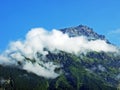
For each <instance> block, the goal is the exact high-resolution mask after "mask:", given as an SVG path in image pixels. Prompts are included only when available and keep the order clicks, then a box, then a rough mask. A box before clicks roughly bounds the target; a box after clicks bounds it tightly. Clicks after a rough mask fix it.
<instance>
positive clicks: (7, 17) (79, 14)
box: [0, 0, 120, 50]
mask: <svg viewBox="0 0 120 90" xmlns="http://www.w3.org/2000/svg"><path fill="white" fill-rule="evenodd" d="M79 24H83V25H87V26H89V27H92V28H93V29H94V31H95V32H97V33H99V34H103V35H106V36H107V38H108V39H109V40H110V41H111V42H113V43H114V44H116V45H118V46H120V41H119V40H120V38H119V35H120V30H119V29H120V0H0V50H3V49H5V48H6V47H7V45H8V43H9V42H10V41H14V40H17V39H19V38H24V36H25V34H26V33H27V32H28V31H29V30H30V29H31V28H36V27H43V28H45V29H48V30H51V29H53V28H56V29H59V28H64V27H69V26H77V25H79ZM116 32H117V33H116Z"/></svg>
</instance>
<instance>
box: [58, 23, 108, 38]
mask: <svg viewBox="0 0 120 90" xmlns="http://www.w3.org/2000/svg"><path fill="white" fill-rule="evenodd" d="M60 31H62V32H63V33H67V34H68V35H69V36H70V37H76V36H86V37H88V38H89V39H101V40H106V39H105V36H104V35H99V34H97V33H96V32H94V31H93V29H92V28H90V27H88V26H85V25H78V26H76V27H68V28H64V29H60Z"/></svg>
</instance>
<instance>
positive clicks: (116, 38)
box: [107, 29, 120, 46]
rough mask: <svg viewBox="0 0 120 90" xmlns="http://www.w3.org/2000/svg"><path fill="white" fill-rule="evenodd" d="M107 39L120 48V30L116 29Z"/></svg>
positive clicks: (108, 34)
mask: <svg viewBox="0 0 120 90" xmlns="http://www.w3.org/2000/svg"><path fill="white" fill-rule="evenodd" d="M107 38H108V39H109V40H111V42H112V43H114V44H116V45H118V46H120V29H116V30H112V31H110V32H108V33H107Z"/></svg>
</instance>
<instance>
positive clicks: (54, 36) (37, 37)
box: [0, 28, 117, 78]
mask: <svg viewBox="0 0 120 90" xmlns="http://www.w3.org/2000/svg"><path fill="white" fill-rule="evenodd" d="M44 48H47V49H48V50H49V51H51V52H54V51H55V50H56V49H57V50H62V51H65V52H69V53H74V54H76V55H78V54H79V53H82V52H87V51H97V52H99V51H104V52H116V51H117V49H116V47H114V46H113V45H110V44H107V43H106V42H105V41H104V40H94V41H89V40H88V39H87V38H86V37H83V36H80V37H71V38H70V37H69V36H68V35H67V34H63V33H62V32H60V31H58V30H55V29H54V30H52V31H47V30H45V29H43V28H35V29H32V30H31V31H29V32H28V33H27V35H26V39H25V40H23V41H20V40H18V41H14V42H11V43H10V44H9V48H8V49H7V50H6V51H4V52H3V53H2V54H1V55H0V64H7V65H11V64H14V65H17V62H18V61H20V62H21V63H22V64H23V65H22V66H23V67H22V69H25V70H27V71H29V72H33V73H35V74H37V75H39V76H44V77H47V78H56V77H57V76H58V74H57V73H55V72H54V70H55V68H56V67H59V65H58V66H57V65H54V64H53V63H52V62H50V61H49V62H46V63H43V61H42V60H39V58H37V57H36V53H37V52H39V53H41V54H43V55H46V54H48V52H47V51H44ZM25 57H26V58H29V59H31V60H33V59H35V60H36V62H35V63H34V64H33V63H31V62H30V61H27V60H25ZM40 64H42V66H41V65H40Z"/></svg>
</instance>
